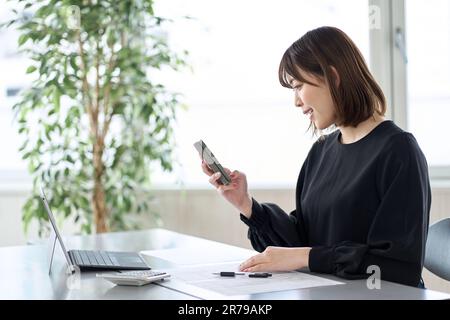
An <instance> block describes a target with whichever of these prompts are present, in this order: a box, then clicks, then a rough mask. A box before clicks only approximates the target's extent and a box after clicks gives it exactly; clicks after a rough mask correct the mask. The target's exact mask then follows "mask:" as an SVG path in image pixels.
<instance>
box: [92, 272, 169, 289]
mask: <svg viewBox="0 0 450 320" xmlns="http://www.w3.org/2000/svg"><path fill="white" fill-rule="evenodd" d="M96 276H97V278H103V279H105V280H108V281H110V282H112V283H114V284H117V285H120V286H143V285H145V284H148V283H151V282H155V281H162V280H164V279H166V278H168V277H170V274H168V273H167V272H163V271H156V270H139V271H123V272H115V273H97V275H96Z"/></svg>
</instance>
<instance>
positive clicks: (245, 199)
mask: <svg viewBox="0 0 450 320" xmlns="http://www.w3.org/2000/svg"><path fill="white" fill-rule="evenodd" d="M202 170H203V172H204V173H205V174H206V175H208V176H209V183H211V184H212V185H213V186H214V187H215V188H216V189H217V191H218V192H219V193H220V194H221V195H222V196H223V197H224V198H225V199H227V200H228V202H230V203H231V204H232V205H233V206H234V207H235V208H236V209H238V210H239V211H240V212H241V213H242V214H243V215H244V216H246V217H247V218H250V216H251V214H252V198H251V197H250V195H249V194H248V187H247V177H246V176H245V174H244V173H242V172H239V171H237V170H235V171H233V172H232V171H231V170H230V169H228V168H224V170H225V172H226V173H227V174H228V175H229V176H230V178H231V183H229V184H228V185H222V184H219V178H220V172H218V173H214V172H213V171H212V170H211V168H209V166H208V165H207V164H206V162H205V161H202Z"/></svg>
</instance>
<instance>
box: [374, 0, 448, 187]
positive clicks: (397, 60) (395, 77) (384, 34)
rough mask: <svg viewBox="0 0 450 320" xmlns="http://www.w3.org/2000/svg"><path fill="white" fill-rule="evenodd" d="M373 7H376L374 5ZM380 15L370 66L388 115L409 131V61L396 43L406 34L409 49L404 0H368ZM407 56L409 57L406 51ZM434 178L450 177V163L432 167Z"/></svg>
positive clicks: (431, 171)
mask: <svg viewBox="0 0 450 320" xmlns="http://www.w3.org/2000/svg"><path fill="white" fill-rule="evenodd" d="M372 6H373V7H372ZM369 8H373V9H374V10H375V12H376V14H377V16H378V18H379V21H377V23H376V24H374V27H371V28H370V30H369V32H370V35H369V38H370V67H371V69H372V72H373V74H374V76H375V78H376V79H377V81H378V82H379V83H380V85H381V87H382V89H383V91H384V93H385V95H386V101H387V104H388V112H387V117H388V118H390V119H392V120H393V121H394V122H395V123H396V124H397V125H398V126H399V127H400V128H402V129H403V130H408V129H409V128H408V125H407V119H408V91H407V90H408V82H407V79H408V78H407V76H408V74H407V71H408V70H407V60H406V61H405V57H404V55H403V52H402V50H401V49H400V48H399V47H398V46H397V45H396V35H397V33H398V32H401V34H402V35H403V39H402V40H403V46H404V48H406V32H407V31H408V30H406V19H405V16H406V8H405V0H369ZM405 54H406V59H407V52H405ZM429 175H430V179H431V180H438V181H442V180H447V181H448V180H450V165H449V166H429Z"/></svg>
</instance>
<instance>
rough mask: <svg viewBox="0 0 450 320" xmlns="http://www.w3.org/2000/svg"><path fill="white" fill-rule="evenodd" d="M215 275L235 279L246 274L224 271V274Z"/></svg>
mask: <svg viewBox="0 0 450 320" xmlns="http://www.w3.org/2000/svg"><path fill="white" fill-rule="evenodd" d="M213 274H218V275H220V276H221V277H234V276H236V275H244V274H245V273H244V272H233V271H222V272H216V273H213Z"/></svg>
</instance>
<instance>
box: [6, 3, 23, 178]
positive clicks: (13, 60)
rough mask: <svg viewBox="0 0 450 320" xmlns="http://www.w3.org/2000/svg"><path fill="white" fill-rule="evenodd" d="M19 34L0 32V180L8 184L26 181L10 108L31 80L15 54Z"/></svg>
mask: <svg viewBox="0 0 450 320" xmlns="http://www.w3.org/2000/svg"><path fill="white" fill-rule="evenodd" d="M10 9H11V4H9V3H8V4H7V3H2V4H0V21H2V22H4V21H7V20H9V19H11V18H12V16H11V14H10ZM17 39H18V33H17V32H16V31H15V30H13V29H1V30H0V43H1V44H2V46H1V47H0V70H1V71H2V72H1V73H0V135H1V137H2V139H1V141H2V146H1V149H2V152H1V157H0V181H1V182H2V183H7V184H10V183H12V182H14V183H23V182H29V181H30V178H29V175H28V173H27V171H26V162H25V161H23V160H22V159H21V157H20V155H19V152H18V149H19V147H20V145H21V144H22V142H21V138H20V137H19V135H18V133H17V127H16V126H15V123H14V119H13V113H12V110H11V108H12V106H13V105H14V103H15V102H16V100H17V95H18V93H19V91H20V90H21V89H22V88H24V87H25V86H26V85H27V84H28V83H30V79H29V78H28V77H27V76H26V73H25V71H26V68H27V67H28V61H27V60H26V59H25V58H24V57H23V56H21V55H20V54H18V53H17Z"/></svg>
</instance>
